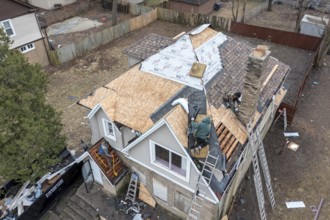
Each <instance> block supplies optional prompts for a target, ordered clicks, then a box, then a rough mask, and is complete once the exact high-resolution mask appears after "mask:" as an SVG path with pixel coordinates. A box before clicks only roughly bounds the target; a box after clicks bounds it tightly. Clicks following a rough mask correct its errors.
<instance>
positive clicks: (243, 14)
mask: <svg viewBox="0 0 330 220" xmlns="http://www.w3.org/2000/svg"><path fill="white" fill-rule="evenodd" d="M246 1H247V0H243V8H242V19H241V22H242V23H244V22H245V8H246Z"/></svg>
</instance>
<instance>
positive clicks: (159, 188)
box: [152, 179, 167, 202]
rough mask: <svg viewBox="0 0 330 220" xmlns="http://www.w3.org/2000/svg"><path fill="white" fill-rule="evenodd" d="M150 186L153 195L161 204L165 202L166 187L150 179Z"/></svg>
mask: <svg viewBox="0 0 330 220" xmlns="http://www.w3.org/2000/svg"><path fill="white" fill-rule="evenodd" d="M152 186H153V190H154V195H155V196H156V197H157V198H159V199H160V200H162V201H163V202H167V187H166V186H164V185H163V184H162V183H160V182H158V181H157V180H155V179H152Z"/></svg>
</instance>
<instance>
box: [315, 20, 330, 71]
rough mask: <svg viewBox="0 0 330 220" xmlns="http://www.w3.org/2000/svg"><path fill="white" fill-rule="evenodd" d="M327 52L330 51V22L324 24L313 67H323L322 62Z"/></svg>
mask: <svg viewBox="0 0 330 220" xmlns="http://www.w3.org/2000/svg"><path fill="white" fill-rule="evenodd" d="M324 23H325V22H324ZM329 50H330V22H328V24H325V29H324V32H323V35H322V41H321V44H320V49H319V51H318V52H317V54H316V58H315V66H322V65H323V62H322V61H323V59H324V57H325V56H326V54H327V52H328V51H329Z"/></svg>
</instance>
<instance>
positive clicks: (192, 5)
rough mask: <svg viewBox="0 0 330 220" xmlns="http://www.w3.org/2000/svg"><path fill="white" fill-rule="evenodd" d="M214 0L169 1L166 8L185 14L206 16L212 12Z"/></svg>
mask: <svg viewBox="0 0 330 220" xmlns="http://www.w3.org/2000/svg"><path fill="white" fill-rule="evenodd" d="M214 4H215V0H169V1H168V8H169V9H172V10H176V11H182V12H187V13H197V14H208V13H210V12H211V11H213V6H214Z"/></svg>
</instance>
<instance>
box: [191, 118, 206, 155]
mask: <svg viewBox="0 0 330 220" xmlns="http://www.w3.org/2000/svg"><path fill="white" fill-rule="evenodd" d="M191 124H192V129H193V136H194V137H195V140H196V144H195V146H194V149H195V150H197V153H199V150H200V149H202V148H203V147H205V146H206V145H208V144H209V138H210V131H211V119H210V117H205V118H204V119H203V120H202V121H201V122H200V123H198V122H195V119H194V118H192V122H191Z"/></svg>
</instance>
